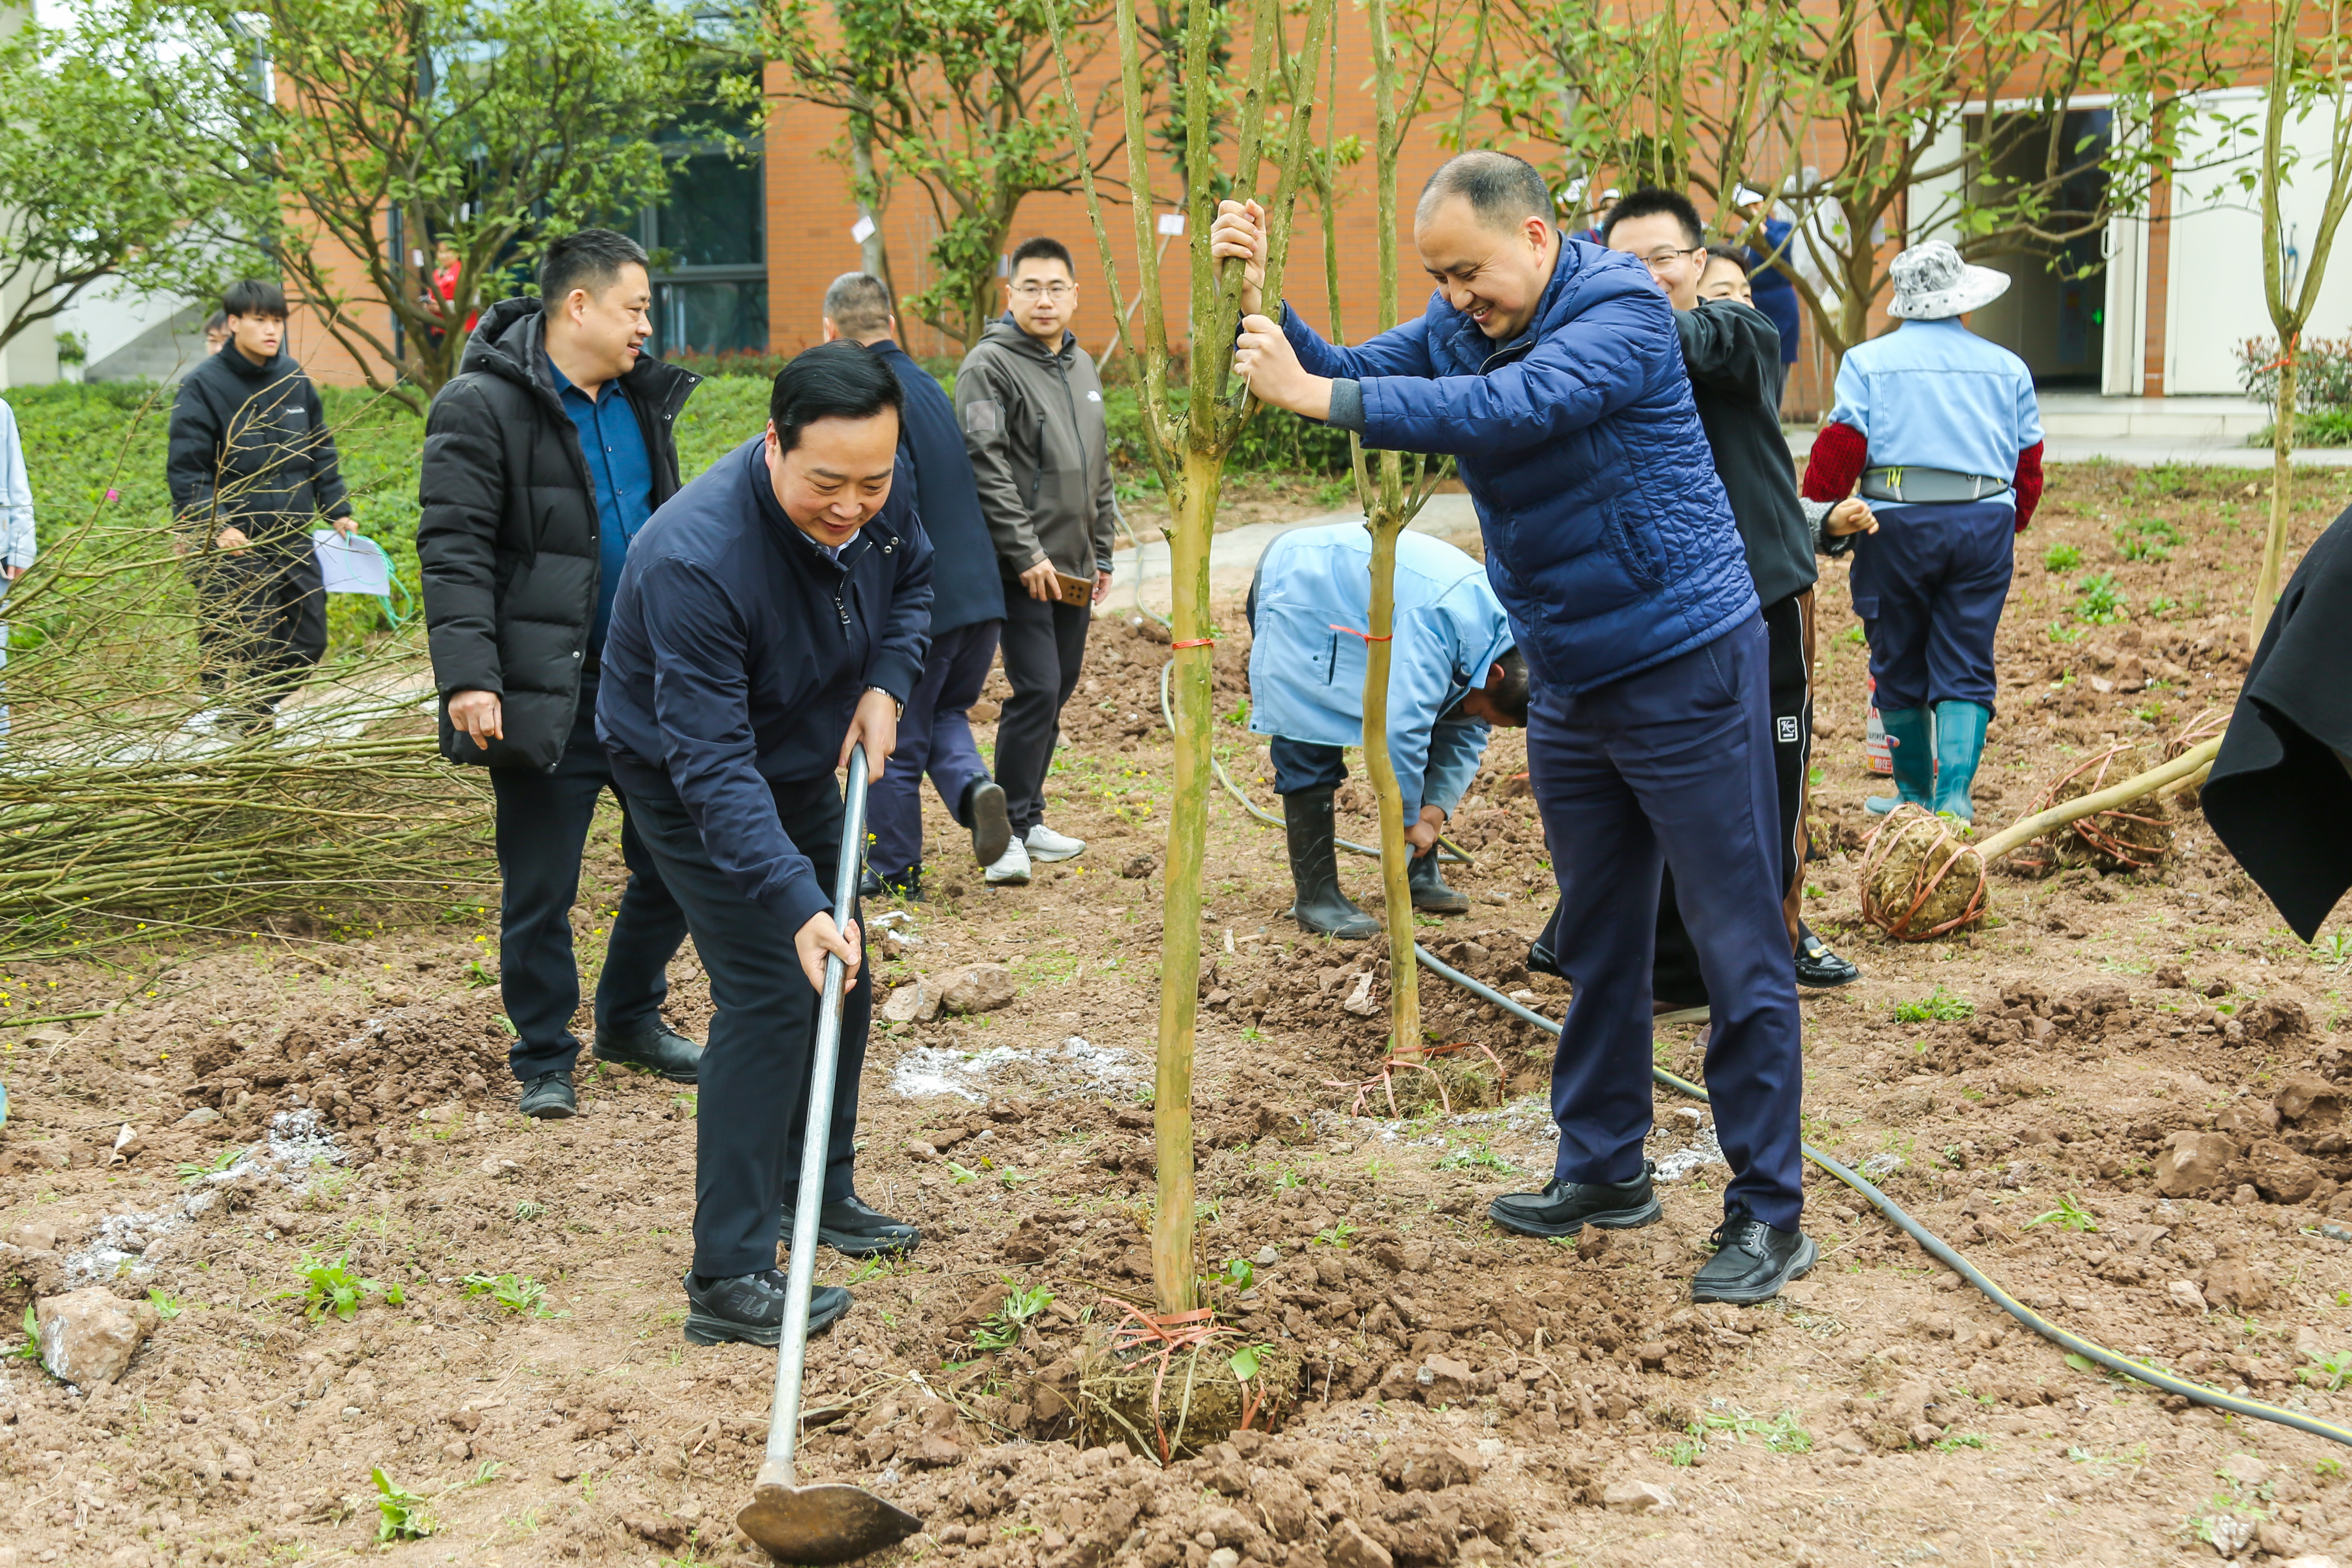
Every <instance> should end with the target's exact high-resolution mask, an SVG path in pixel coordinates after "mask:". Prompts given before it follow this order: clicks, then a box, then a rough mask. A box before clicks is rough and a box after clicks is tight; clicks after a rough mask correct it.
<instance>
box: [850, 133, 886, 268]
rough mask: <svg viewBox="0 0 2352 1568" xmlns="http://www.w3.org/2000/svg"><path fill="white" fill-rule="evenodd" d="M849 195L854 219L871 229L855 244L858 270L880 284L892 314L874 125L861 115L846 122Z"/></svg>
mask: <svg viewBox="0 0 2352 1568" xmlns="http://www.w3.org/2000/svg"><path fill="white" fill-rule="evenodd" d="M849 193H850V195H851V196H852V197H853V198H854V199H855V200H856V203H857V215H858V216H859V217H861V218H863V219H865V220H866V222H867V223H869V224H871V225H874V227H873V232H872V233H870V234H868V235H866V237H865V238H864V239H862V240H860V241H858V242H857V265H858V267H859V269H860V270H862V271H865V272H868V273H871V274H873V275H874V276H875V277H878V278H880V279H881V280H882V287H883V288H884V289H885V290H886V291H887V292H888V294H889V296H890V308H891V309H892V310H894V311H895V310H896V309H898V282H897V280H896V279H895V278H893V277H891V276H890V243H889V241H887V240H886V239H885V238H883V237H882V182H881V180H880V179H879V178H877V176H876V174H875V172H874V121H873V120H870V119H868V118H866V116H864V115H862V114H860V115H852V116H850V119H849Z"/></svg>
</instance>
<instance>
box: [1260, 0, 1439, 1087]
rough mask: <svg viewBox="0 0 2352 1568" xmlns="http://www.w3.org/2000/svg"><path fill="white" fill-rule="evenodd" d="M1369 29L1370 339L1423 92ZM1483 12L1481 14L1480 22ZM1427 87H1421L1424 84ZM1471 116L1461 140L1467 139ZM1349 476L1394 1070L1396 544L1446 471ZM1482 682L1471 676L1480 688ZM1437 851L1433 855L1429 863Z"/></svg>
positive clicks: (1410, 1055)
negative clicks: (1406, 88)
mask: <svg viewBox="0 0 2352 1568" xmlns="http://www.w3.org/2000/svg"><path fill="white" fill-rule="evenodd" d="M1364 12H1365V20H1366V22H1367V23H1368V25H1369V28H1370V37H1371V47H1372V113H1373V135H1372V191H1373V197H1372V200H1373V207H1374V211H1375V213H1376V214H1378V215H1377V218H1376V221H1375V223H1374V225H1373V232H1374V236H1375V241H1376V244H1377V246H1378V247H1379V256H1380V263H1379V267H1378V273H1377V276H1378V279H1379V284H1378V293H1377V295H1376V298H1377V301H1378V303H1377V306H1376V308H1377V310H1378V313H1379V319H1378V320H1377V322H1376V323H1375V330H1377V331H1381V332H1385V331H1387V330H1388V329H1390V328H1391V327H1393V326H1395V325H1396V324H1397V212H1396V193H1397V152H1398V150H1399V149H1400V148H1401V147H1402V144H1403V141H1404V135H1405V131H1406V130H1407V129H1408V128H1409V127H1410V126H1411V125H1412V120H1413V119H1414V117H1415V115H1417V114H1418V113H1419V112H1420V109H1421V103H1422V98H1421V91H1422V83H1421V81H1419V80H1416V81H1415V83H1414V84H1413V89H1412V98H1411V99H1410V100H1409V101H1408V102H1406V103H1405V104H1404V105H1403V106H1402V110H1400V108H1399V106H1398V103H1397V84H1396V64H1395V57H1394V51H1393V49H1392V48H1391V39H1390V36H1389V22H1390V13H1389V3H1388V0H1366V5H1365V7H1364ZM1484 15H1485V13H1484V11H1483V10H1482V11H1481V13H1480V16H1481V18H1482V33H1481V37H1483V18H1484ZM1424 79H1425V78H1424ZM1467 126H1468V115H1467V113H1466V112H1465V114H1464V116H1463V119H1462V122H1461V126H1460V128H1459V129H1460V130H1461V131H1466V129H1467ZM1329 212H1330V209H1329V206H1328V204H1326V206H1325V218H1324V223H1325V236H1324V245H1325V248H1326V250H1327V252H1328V251H1329V250H1330V249H1332V248H1333V245H1332V236H1331V234H1330V223H1331V218H1330V215H1329ZM1268 283H1269V288H1268V291H1267V294H1266V304H1267V306H1268V308H1273V309H1279V308H1281V305H1280V298H1279V296H1278V295H1276V294H1275V293H1274V292H1273V291H1272V288H1271V283H1272V277H1271V269H1270V268H1269V277H1268ZM1331 311H1332V329H1333V331H1334V333H1335V334H1336V333H1337V331H1338V329H1339V303H1338V298H1337V296H1336V294H1335V295H1334V298H1333V302H1332V307H1331ZM1348 446H1349V456H1350V458H1351V460H1352V463H1353V465H1354V468H1355V476H1356V497H1357V501H1358V503H1359V504H1360V505H1361V506H1362V507H1363V508H1364V526H1365V527H1366V528H1368V529H1370V532H1371V536H1372V559H1371V578H1372V580H1371V607H1370V617H1369V624H1368V626H1367V628H1366V632H1365V637H1364V771H1365V772H1366V773H1368V774H1369V775H1370V777H1371V780H1372V793H1373V796H1374V797H1375V799H1377V800H1378V801H1379V802H1380V818H1381V900H1382V903H1383V904H1384V907H1385V911H1386V914H1387V915H1388V920H1387V925H1388V938H1389V1022H1390V1029H1391V1039H1390V1049H1391V1051H1392V1052H1393V1054H1394V1055H1395V1056H1396V1058H1397V1059H1398V1060H1400V1061H1420V1060H1421V1057H1422V1054H1423V1053H1422V1039H1421V985H1420V967H1419V966H1418V965H1417V964H1415V963H1414V961H1413V950H1412V949H1413V924H1412V853H1411V851H1410V850H1409V848H1408V846H1407V844H1406V842H1405V828H1406V823H1405V820H1404V800H1403V795H1402V791H1401V790H1400V789H1399V788H1398V785H1397V776H1396V764H1395V762H1394V760H1393V759H1392V758H1391V757H1390V755H1389V670H1390V667H1391V654H1392V653H1393V650H1394V649H1395V647H1396V641H1395V638H1396V558H1397V539H1398V538H1399V537H1400V536H1401V535H1402V534H1403V532H1404V530H1405V528H1406V526H1407V525H1408V524H1410V523H1411V522H1412V519H1413V518H1414V517H1417V516H1418V515H1420V512H1421V508H1422V507H1423V505H1424V504H1425V503H1426V502H1427V501H1428V499H1429V497H1430V493H1431V491H1432V490H1433V489H1434V488H1435V486H1436V483H1437V480H1438V479H1439V477H1440V476H1442V475H1443V474H1444V470H1445V465H1444V464H1443V463H1441V462H1438V461H1435V460H1433V459H1431V458H1428V457H1423V456H1419V455H1414V456H1407V455H1404V454H1402V453H1399V452H1381V453H1378V454H1375V455H1372V456H1370V457H1369V458H1368V457H1367V455H1366V454H1365V452H1364V444H1363V440H1362V438H1361V437H1360V436H1358V435H1354V434H1350V435H1349V438H1348ZM1485 674H1486V672H1484V671H1483V670H1482V671H1479V672H1476V678H1479V679H1483V678H1484V677H1485ZM1436 852H1437V851H1436V850H1435V849H1434V848H1432V849H1431V851H1430V853H1432V854H1435V853H1436Z"/></svg>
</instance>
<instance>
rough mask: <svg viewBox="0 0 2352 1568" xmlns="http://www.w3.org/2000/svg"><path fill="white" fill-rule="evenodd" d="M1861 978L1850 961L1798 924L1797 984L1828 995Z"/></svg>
mask: <svg viewBox="0 0 2352 1568" xmlns="http://www.w3.org/2000/svg"><path fill="white" fill-rule="evenodd" d="M1860 978H1862V971H1861V970H1860V969H1857V968H1855V967H1853V962H1852V961H1851V960H1849V959H1845V958H1841V957H1839V956H1837V955H1836V954H1835V953H1832V952H1831V951H1830V948H1829V944H1828V943H1826V942H1824V941H1822V939H1821V938H1820V937H1818V936H1814V935H1813V928H1812V927H1811V926H1810V925H1806V924H1805V923H1804V922H1803V921H1801V920H1800V921H1799V922H1797V984H1799V985H1801V986H1806V987H1810V988H1812V989H1813V990H1817V991H1825V990H1828V989H1829V988H1831V987H1832V986H1845V985H1851V984H1853V982H1854V981H1856V980H1859V979H1860Z"/></svg>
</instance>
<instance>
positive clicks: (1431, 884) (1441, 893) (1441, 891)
mask: <svg viewBox="0 0 2352 1568" xmlns="http://www.w3.org/2000/svg"><path fill="white" fill-rule="evenodd" d="M1437 855H1438V852H1437V851H1435V850H1432V851H1430V852H1428V853H1427V854H1425V855H1415V856H1414V857H1413V858H1412V862H1410V863H1411V865H1412V906H1413V907H1414V908H1415V909H1418V910H1420V911H1421V912H1422V913H1423V915H1467V914H1469V913H1470V895H1469V894H1466V893H1464V892H1462V891H1461V890H1460V889H1458V888H1452V887H1448V886H1446V885H1445V873H1443V872H1441V871H1439V870H1438V869H1437Z"/></svg>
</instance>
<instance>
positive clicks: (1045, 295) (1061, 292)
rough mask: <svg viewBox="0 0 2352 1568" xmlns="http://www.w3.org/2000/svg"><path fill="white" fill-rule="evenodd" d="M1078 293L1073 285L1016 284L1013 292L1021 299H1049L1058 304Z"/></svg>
mask: <svg viewBox="0 0 2352 1568" xmlns="http://www.w3.org/2000/svg"><path fill="white" fill-rule="evenodd" d="M1077 291H1078V286H1077V285H1076V284H1075V283H1016V284H1014V285H1013V293H1014V294H1015V295H1017V296H1018V297H1020V298H1023V299H1041V298H1042V299H1051V300H1053V301H1054V302H1055V304H1057V305H1058V304H1060V303H1061V302H1062V301H1063V300H1065V299H1067V298H1069V297H1070V296H1071V295H1073V294H1076V292H1077Z"/></svg>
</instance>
